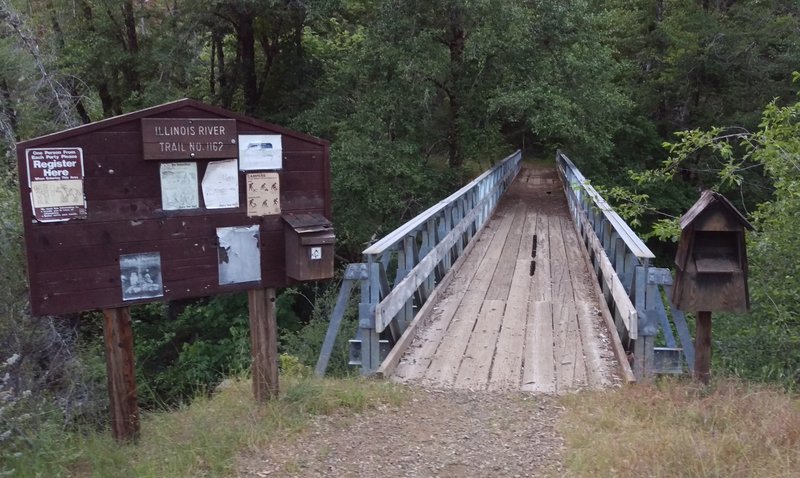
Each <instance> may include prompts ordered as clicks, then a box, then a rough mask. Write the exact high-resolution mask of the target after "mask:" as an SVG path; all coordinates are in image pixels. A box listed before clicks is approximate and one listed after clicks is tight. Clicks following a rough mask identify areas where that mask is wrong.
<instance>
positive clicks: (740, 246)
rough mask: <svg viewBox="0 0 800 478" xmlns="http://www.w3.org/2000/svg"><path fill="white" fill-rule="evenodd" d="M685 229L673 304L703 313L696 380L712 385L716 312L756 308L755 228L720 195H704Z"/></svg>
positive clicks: (689, 213)
mask: <svg viewBox="0 0 800 478" xmlns="http://www.w3.org/2000/svg"><path fill="white" fill-rule="evenodd" d="M680 226H681V239H680V242H679V243H678V253H677V254H676V256H675V265H676V266H677V271H676V274H675V285H674V286H673V288H672V302H673V303H674V304H675V307H676V308H678V309H680V310H683V311H687V312H697V323H696V328H695V350H694V353H695V355H694V377H695V378H696V379H697V380H699V381H700V382H702V383H705V384H707V383H708V382H709V379H710V377H711V312H712V311H719V312H744V311H746V310H748V309H749V308H750V297H749V294H748V290H747V251H746V248H745V237H744V232H745V229H752V228H753V226H751V225H750V223H749V222H747V219H745V218H744V216H742V215H741V213H739V211H737V210H736V208H735V207H734V206H733V204H731V203H730V201H728V200H727V199H725V197H723V196H722V195H720V194H718V193H716V192H714V191H703V193H702V195H701V196H700V199H699V200H698V201H697V202H696V203H695V204H694V205H693V206H692V207H691V208H690V209H689V210H688V211H687V212H686V214H684V215H683V216H682V217H681V221H680Z"/></svg>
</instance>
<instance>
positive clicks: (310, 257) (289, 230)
mask: <svg viewBox="0 0 800 478" xmlns="http://www.w3.org/2000/svg"><path fill="white" fill-rule="evenodd" d="M283 220H284V223H285V225H284V240H285V244H286V276H287V277H289V278H290V279H294V280H297V281H310V280H321V279H330V278H332V277H333V245H334V242H335V241H336V236H335V235H334V232H333V224H332V223H331V221H330V220H328V219H327V218H326V217H325V216H323V215H322V214H319V213H290V214H284V215H283Z"/></svg>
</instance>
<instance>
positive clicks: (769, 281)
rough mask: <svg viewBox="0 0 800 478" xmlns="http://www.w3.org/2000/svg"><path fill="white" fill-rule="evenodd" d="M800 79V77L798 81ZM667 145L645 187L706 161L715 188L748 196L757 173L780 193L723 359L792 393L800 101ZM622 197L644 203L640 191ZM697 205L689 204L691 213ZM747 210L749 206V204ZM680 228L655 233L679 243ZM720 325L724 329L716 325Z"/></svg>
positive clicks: (725, 320) (658, 228) (756, 246)
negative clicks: (751, 122)
mask: <svg viewBox="0 0 800 478" xmlns="http://www.w3.org/2000/svg"><path fill="white" fill-rule="evenodd" d="M796 78H797V75H795V79H796ZM676 137H677V141H676V142H674V143H666V144H665V146H666V147H667V149H668V150H669V152H670V156H669V158H668V159H667V160H666V161H664V162H663V163H662V166H661V167H660V168H659V169H656V170H651V171H646V172H643V173H635V174H631V176H632V178H633V179H634V180H635V181H637V182H638V184H643V185H646V184H658V183H661V184H671V182H672V181H673V180H674V179H675V178H676V177H681V172H682V171H684V170H686V168H690V167H692V165H696V164H697V161H698V157H703V158H704V162H705V163H706V164H712V165H713V168H710V169H707V170H705V171H703V174H704V177H705V180H704V184H705V185H706V186H709V187H711V188H713V189H717V190H723V191H724V190H725V188H728V189H727V190H728V191H731V188H735V189H733V191H737V189H738V191H742V190H743V187H744V185H745V184H746V182H747V177H748V176H747V174H748V172H749V171H751V170H753V169H755V168H759V169H760V170H762V171H763V174H764V176H765V178H766V179H767V180H768V181H769V184H770V186H771V189H772V195H771V197H770V198H769V200H768V201H765V202H762V203H761V204H759V205H758V207H757V209H756V211H755V212H754V213H753V214H751V215H750V219H751V221H752V222H753V224H754V226H755V227H756V232H754V233H751V234H749V238H748V251H749V258H750V264H749V266H750V281H749V283H750V291H751V301H752V311H751V312H750V313H748V314H744V315H740V316H734V315H730V314H726V315H722V316H721V317H720V318H719V319H718V320H715V345H716V346H717V348H718V351H719V353H717V354H716V356H715V360H716V361H718V362H719V363H720V364H722V365H723V366H725V367H726V368H728V369H730V370H733V371H735V372H736V373H739V374H741V375H743V376H746V377H748V378H757V379H764V380H779V381H781V382H783V383H784V384H786V385H787V386H790V387H795V386H797V384H798V383H800V372H798V371H800V349H798V347H797V345H798V343H800V313H798V311H797V308H796V304H797V303H798V300H799V299H800V276H798V275H797V271H796V265H797V264H798V263H800V239H799V238H798V235H797V234H796V231H797V227H798V218H800V161H798V159H797V158H798V157H800V101H797V102H795V103H793V104H790V105H788V106H780V105H778V103H777V101H773V102H772V103H770V104H769V105H768V106H767V107H766V108H765V110H764V112H763V114H762V119H761V122H760V124H759V126H758V129H757V130H755V131H752V132H750V131H746V130H742V129H741V128H711V129H708V130H701V129H695V130H691V131H684V132H681V133H678V134H677V135H676ZM616 197H617V198H620V199H623V200H624V199H628V200H631V198H634V199H635V198H641V196H636V195H634V194H633V193H629V194H628V196H627V197H626V196H625V193H624V192H619V191H618V193H617V195H616ZM690 204H691V203H690V202H689V201H687V204H686V206H684V209H686V208H688V206H689V205H690ZM741 204H747V201H742V203H741ZM677 232H678V231H677V229H676V228H675V225H674V222H670V223H664V222H659V223H656V225H655V226H654V228H653V232H652V233H651V234H652V235H654V236H658V237H661V238H667V237H671V238H674V237H675V236H676V233H677ZM716 324H719V325H716Z"/></svg>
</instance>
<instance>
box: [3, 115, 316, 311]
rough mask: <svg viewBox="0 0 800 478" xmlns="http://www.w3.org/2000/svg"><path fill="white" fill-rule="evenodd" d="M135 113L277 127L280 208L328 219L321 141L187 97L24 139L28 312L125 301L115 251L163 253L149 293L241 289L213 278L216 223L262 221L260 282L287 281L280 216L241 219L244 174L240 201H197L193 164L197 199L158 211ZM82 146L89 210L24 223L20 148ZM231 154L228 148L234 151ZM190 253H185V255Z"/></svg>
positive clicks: (154, 168)
mask: <svg viewBox="0 0 800 478" xmlns="http://www.w3.org/2000/svg"><path fill="white" fill-rule="evenodd" d="M143 118H160V119H170V118H198V119H208V120H211V119H216V120H220V121H226V122H228V123H230V122H231V121H232V122H235V124H236V130H237V131H238V133H239V134H242V133H244V134H281V135H283V137H282V139H283V141H282V143H283V169H282V170H281V171H279V174H280V180H281V193H280V199H281V210H282V212H317V213H321V214H327V215H328V217H330V164H329V158H328V144H327V142H325V141H322V140H319V139H317V138H313V137H311V136H308V135H304V134H302V133H298V132H293V131H290V130H287V129H285V128H281V127H279V126H276V125H270V124H267V123H263V122H260V121H258V120H255V119H252V118H247V117H244V116H242V115H239V114H237V113H233V112H228V111H224V110H221V109H219V108H215V107H211V106H209V105H203V104H202V103H198V102H195V101H192V100H181V101H178V102H174V103H170V104H167V105H162V106H158V107H154V108H149V109H147V110H142V111H140V112H135V113H131V114H128V115H123V116H120V117H117V118H112V119H109V120H105V121H100V122H97V123H92V124H89V125H85V126H82V127H79V128H75V129H72V130H68V131H64V132H60V133H56V134H53V135H48V136H44V137H41V138H37V139H34V140H30V141H26V142H22V143H20V144H19V147H18V152H17V156H18V164H19V172H20V184H21V185H22V189H21V191H20V192H21V199H22V212H23V219H24V220H23V222H24V227H25V237H26V250H27V254H28V257H27V259H28V273H29V280H30V298H31V308H32V312H33V313H34V315H43V314H51V315H56V314H62V313H69V312H79V311H83V310H92V309H99V308H114V307H124V306H127V305H130V304H133V303H139V302H147V301H149V300H140V301H131V302H127V301H123V300H122V293H121V286H120V278H119V276H120V270H119V263H118V261H119V256H120V255H122V254H134V253H142V252H159V253H160V254H161V261H162V271H163V276H164V296H163V298H159V299H157V300H174V299H182V298H189V297H202V296H208V295H214V294H217V293H221V292H228V291H235V290H239V291H243V290H247V289H249V288H251V287H252V284H237V285H233V286H230V285H227V286H221V285H219V284H218V272H217V264H218V259H217V253H216V249H217V236H216V228H217V227H231V226H248V225H253V224H258V225H259V227H260V238H259V239H260V240H259V247H260V250H261V258H262V274H261V276H262V280H261V282H260V283H259V284H257V285H259V286H261V287H285V286H287V285H289V284H292V283H294V281H292V280H289V279H288V278H287V277H286V275H285V273H284V271H285V252H284V240H283V234H282V232H281V231H282V226H281V222H280V216H279V215H273V216H263V217H248V216H247V212H246V208H245V204H246V199H247V196H246V188H245V173H243V172H240V173H239V203H240V206H239V207H238V208H227V209H216V210H208V209H205V208H204V202H203V196H202V191H201V183H202V179H203V176H204V174H205V171H206V168H207V165H208V164H209V162H210V161H211V160H209V159H199V160H197V161H194V162H196V163H197V172H198V193H199V198H200V207H199V208H197V209H190V210H177V211H164V210H163V209H162V205H161V184H160V169H159V168H160V166H159V163H160V161H145V160H144V159H143V157H142V126H141V120H142V119H143ZM32 147H37V148H39V147H81V148H83V162H84V193H85V197H86V202H87V218H86V219H85V220H71V221H68V222H54V223H38V222H34V221H32V219H33V216H32V211H31V203H30V196H29V191H28V188H27V183H28V177H27V168H26V166H25V165H26V163H25V149H26V148H32ZM234 157H235V155H234ZM189 259H191V260H189Z"/></svg>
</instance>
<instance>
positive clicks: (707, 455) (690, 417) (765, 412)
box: [562, 380, 800, 477]
mask: <svg viewBox="0 0 800 478" xmlns="http://www.w3.org/2000/svg"><path fill="white" fill-rule="evenodd" d="M564 402H565V406H566V409H567V412H566V414H565V416H564V423H563V426H562V431H563V433H564V434H565V438H566V440H567V448H568V454H567V461H566V465H567V470H568V473H569V474H570V475H573V476H620V477H626V476H631V477H632V476H698V477H704V476H725V477H750V476H753V477H755V476H770V477H780V476H786V477H789V476H796V472H797V470H798V469H800V399H798V398H797V397H796V396H793V395H791V394H788V393H786V392H783V391H780V390H778V389H776V388H768V387H765V386H761V385H754V384H751V383H744V382H738V381H733V380H719V381H717V382H716V383H714V384H712V385H711V386H708V387H701V386H698V385H696V384H694V383H692V382H689V381H678V380H661V381H659V382H657V383H654V384H639V385H635V386H630V387H625V388H623V389H621V390H614V391H611V390H609V391H599V392H587V393H583V394H579V395H574V396H569V397H565V398H564Z"/></svg>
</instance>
